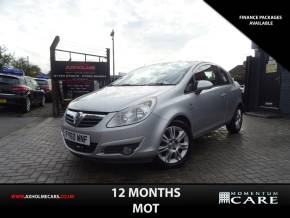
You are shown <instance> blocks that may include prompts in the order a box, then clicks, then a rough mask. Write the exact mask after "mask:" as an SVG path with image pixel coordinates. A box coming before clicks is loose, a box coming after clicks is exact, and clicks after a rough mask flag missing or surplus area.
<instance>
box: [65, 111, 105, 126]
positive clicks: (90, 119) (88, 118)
mask: <svg viewBox="0 0 290 218" xmlns="http://www.w3.org/2000/svg"><path fill="white" fill-rule="evenodd" d="M77 113H81V114H82V115H81V118H80V121H77V122H76V124H75V123H74V119H75V118H74V116H76V114H77ZM106 114H107V113H94V114H91V113H86V112H79V111H72V112H67V113H66V114H65V121H66V122H67V123H68V124H70V125H72V126H75V127H93V126H96V125H97V124H98V123H99V122H100V121H101V120H102V119H103V118H104V117H105V115H106Z"/></svg>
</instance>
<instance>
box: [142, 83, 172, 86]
mask: <svg viewBox="0 0 290 218" xmlns="http://www.w3.org/2000/svg"><path fill="white" fill-rule="evenodd" d="M145 85H146V86H174V85H175V84H172V83H148V84H145Z"/></svg>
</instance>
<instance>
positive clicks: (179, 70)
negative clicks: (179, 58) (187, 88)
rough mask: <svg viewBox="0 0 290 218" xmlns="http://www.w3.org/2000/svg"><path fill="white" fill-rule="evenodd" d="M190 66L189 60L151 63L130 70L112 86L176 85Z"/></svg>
mask: <svg viewBox="0 0 290 218" xmlns="http://www.w3.org/2000/svg"><path fill="white" fill-rule="evenodd" d="M191 67H192V63H191V62H173V63H161V64H153V65H150V66H144V67H141V68H138V69H136V70H133V71H131V72H130V73H128V74H127V75H125V76H123V77H121V78H120V79H118V80H116V81H115V82H113V83H112V84H111V85H112V86H129V85H132V86H134V85H138V86H146V85H176V84H177V83H179V82H180V81H181V79H182V78H183V76H184V75H185V74H186V73H187V72H188V71H189V69H190V68H191Z"/></svg>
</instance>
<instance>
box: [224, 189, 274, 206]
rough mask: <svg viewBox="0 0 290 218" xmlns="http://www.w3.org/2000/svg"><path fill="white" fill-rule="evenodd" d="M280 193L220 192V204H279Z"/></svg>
mask: <svg viewBox="0 0 290 218" xmlns="http://www.w3.org/2000/svg"><path fill="white" fill-rule="evenodd" d="M278 194H279V193H278V192H219V204H255V205H256V204H257V205H260V204H278Z"/></svg>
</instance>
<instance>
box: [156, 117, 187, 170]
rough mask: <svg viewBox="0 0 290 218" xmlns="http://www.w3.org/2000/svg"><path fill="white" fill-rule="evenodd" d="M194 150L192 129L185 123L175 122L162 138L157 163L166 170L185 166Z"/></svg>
mask: <svg viewBox="0 0 290 218" xmlns="http://www.w3.org/2000/svg"><path fill="white" fill-rule="evenodd" d="M191 148H192V135H191V131H190V127H189V126H188V124H186V123H185V122H183V121H180V120H175V121H173V122H172V123H171V124H170V125H169V126H168V127H167V128H166V129H165V131H164V133H163V135H162V136H161V143H160V145H159V147H158V155H157V158H156V159H157V162H158V163H159V164H160V165H161V166H162V167H165V168H174V167H179V166H181V165H183V164H184V162H185V161H186V159H187V158H188V156H189V154H190V151H191Z"/></svg>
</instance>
